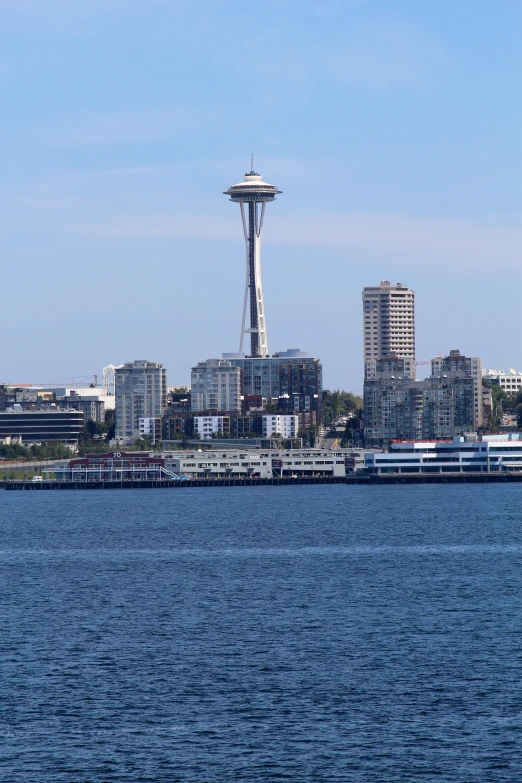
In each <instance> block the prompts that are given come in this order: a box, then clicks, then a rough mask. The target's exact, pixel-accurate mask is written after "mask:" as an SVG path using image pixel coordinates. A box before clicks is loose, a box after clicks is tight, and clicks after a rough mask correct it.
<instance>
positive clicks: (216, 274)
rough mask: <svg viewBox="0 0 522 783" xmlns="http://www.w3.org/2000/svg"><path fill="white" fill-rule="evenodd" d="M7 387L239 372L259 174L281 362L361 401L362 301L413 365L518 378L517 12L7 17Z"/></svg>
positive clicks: (126, 10)
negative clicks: (318, 366) (199, 367)
mask: <svg viewBox="0 0 522 783" xmlns="http://www.w3.org/2000/svg"><path fill="white" fill-rule="evenodd" d="M0 19H1V22H0V35H1V38H0V41H1V48H0V101H1V107H2V111H1V118H2V122H1V123H0V144H1V147H2V152H3V154H2V174H1V176H0V252H1V258H2V266H3V286H2V290H3V296H2V312H3V323H4V344H3V351H2V360H1V363H0V364H1V368H2V371H1V373H0V376H1V377H0V379H1V380H4V381H7V382H12V383H14V382H34V383H42V382H55V381H58V380H60V379H65V378H71V377H73V376H74V377H76V378H79V377H82V376H90V375H92V374H93V373H95V372H98V373H100V372H101V369H102V367H103V366H104V365H105V364H108V363H114V364H120V363H122V362H124V361H129V360H132V359H134V358H147V359H150V360H155V361H162V362H163V363H164V365H165V366H166V367H167V371H168V380H169V383H183V382H187V381H188V380H189V377H190V366H191V365H192V364H194V363H196V362H197V361H199V360H201V359H205V358H209V357H214V356H220V355H221V353H222V352H223V351H234V350H237V346H238V340H239V330H240V319H241V308H242V294H243V287H244V277H243V275H244V250H243V244H242V233H241V226H240V217H239V211H238V209H237V207H236V206H234V205H232V204H230V203H229V202H228V200H227V199H226V197H225V196H223V195H222V191H223V190H225V189H226V188H227V187H228V186H229V185H231V184H233V183H234V182H237V181H239V180H240V179H241V178H242V175H243V174H244V172H245V170H246V168H247V166H248V163H249V156H250V153H251V152H254V153H255V160H256V168H257V169H258V170H259V171H260V172H261V173H262V174H263V176H264V178H265V179H266V180H267V181H269V182H272V183H274V184H276V185H277V186H278V187H279V188H280V189H281V190H282V191H283V194H282V195H281V196H280V197H279V198H278V200H277V201H276V203H274V204H272V205H270V206H269V207H268V209H267V216H266V223H265V234H264V246H263V282H264V293H265V307H266V313H267V328H268V341H269V347H270V350H271V351H272V352H273V351H276V350H281V349H285V348H288V347H300V348H302V349H304V350H308V351H309V352H310V353H311V354H313V355H316V356H319V357H320V358H321V359H322V361H323V366H324V379H325V385H326V386H328V387H330V388H333V387H341V388H345V389H352V390H354V391H360V390H361V388H362V351H361V340H362V337H361V304H360V302H361V288H362V287H363V285H373V284H375V283H378V282H379V280H381V279H389V280H391V281H392V282H397V281H401V282H403V283H407V284H408V285H409V286H410V287H412V288H413V289H414V290H415V292H416V308H417V312H416V316H417V317H416V326H417V358H418V359H419V360H422V359H429V358H431V357H432V356H433V355H435V354H437V353H442V352H446V351H449V350H450V349H451V348H460V349H461V350H462V351H463V352H465V353H467V354H468V355H480V356H482V357H483V361H484V363H485V365H486V366H489V367H503V368H504V369H506V370H507V369H509V367H516V368H517V369H522V355H521V354H522V351H521V348H520V329H519V321H520V315H519V313H520V302H519V300H520V290H521V284H522V263H521V262H522V258H521V256H522V192H521V182H522V177H521V175H522V163H521V151H522V150H521V146H522V142H521V138H522V137H521V118H522V110H521V107H522V86H521V85H522V80H521V78H520V74H521V73H522V48H521V46H520V41H521V39H522V3H520V0H496V2H493V0H488V1H486V0H461V1H460V2H455V0H437V2H424V1H423V0H265V1H264V2H262V3H246V2H244V0H241V1H239V0H46V2H43V1H42V0H0Z"/></svg>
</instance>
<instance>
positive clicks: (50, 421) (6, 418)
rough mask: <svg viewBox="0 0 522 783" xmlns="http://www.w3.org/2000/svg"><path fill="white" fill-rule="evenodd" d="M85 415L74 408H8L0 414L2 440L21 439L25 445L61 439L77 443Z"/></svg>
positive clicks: (73, 443) (0, 438)
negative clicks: (25, 409)
mask: <svg viewBox="0 0 522 783" xmlns="http://www.w3.org/2000/svg"><path fill="white" fill-rule="evenodd" d="M83 425H84V414H83V412H82V411H75V410H49V409H47V410H27V411H24V410H16V411H15V410H7V411H4V412H2V413H0V440H4V439H5V438H9V437H11V438H21V441H22V443H23V444H28V443H44V442H45V441H48V440H58V441H62V442H63V443H65V444H67V445H75V444H77V443H78V437H79V435H80V431H81V429H82V427H83Z"/></svg>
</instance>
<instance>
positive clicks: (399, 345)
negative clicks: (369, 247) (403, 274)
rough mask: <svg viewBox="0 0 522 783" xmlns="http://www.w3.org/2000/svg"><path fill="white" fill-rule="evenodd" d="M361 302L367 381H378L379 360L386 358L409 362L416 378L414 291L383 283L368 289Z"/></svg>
mask: <svg viewBox="0 0 522 783" xmlns="http://www.w3.org/2000/svg"><path fill="white" fill-rule="evenodd" d="M362 300H363V320H364V326H363V335H364V369H365V378H368V379H370V378H375V377H376V376H375V373H376V371H377V360H378V359H383V358H387V357H400V358H408V359H410V360H411V361H410V363H409V366H410V377H411V378H412V379H413V378H415V294H414V292H413V291H412V290H411V289H409V288H408V286H406V285H403V284H402V283H397V285H392V284H391V283H390V282H389V281H388V280H383V281H382V282H381V283H380V285H378V286H365V287H364V288H363V293H362Z"/></svg>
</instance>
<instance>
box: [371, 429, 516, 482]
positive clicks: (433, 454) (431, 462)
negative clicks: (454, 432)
mask: <svg viewBox="0 0 522 783" xmlns="http://www.w3.org/2000/svg"><path fill="white" fill-rule="evenodd" d="M365 468H366V471H367V472H369V473H372V474H381V473H384V474H386V473H483V472H484V473H485V472H488V473H498V472H506V471H513V470H522V440H521V439H519V437H518V433H516V434H514V435H509V436H507V437H506V436H505V435H504V436H489V435H487V436H484V437H483V439H482V440H480V441H476V440H474V441H468V440H466V439H465V438H464V437H456V438H453V439H452V440H448V441H433V442H428V441H425V442H413V441H410V442H400V443H392V444H391V449H390V451H389V452H387V453H366V454H365Z"/></svg>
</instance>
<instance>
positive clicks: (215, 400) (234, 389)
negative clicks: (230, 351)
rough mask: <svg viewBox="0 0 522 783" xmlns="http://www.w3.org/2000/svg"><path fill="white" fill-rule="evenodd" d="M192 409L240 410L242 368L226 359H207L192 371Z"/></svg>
mask: <svg viewBox="0 0 522 783" xmlns="http://www.w3.org/2000/svg"><path fill="white" fill-rule="evenodd" d="M190 383H191V402H190V407H191V410H193V411H195V412H197V413H202V412H203V411H240V410H241V370H240V368H239V367H233V366H232V364H231V363H230V362H229V361H227V360H226V359H207V361H206V362H199V364H197V365H196V366H195V367H193V368H192V371H191V380H190Z"/></svg>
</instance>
